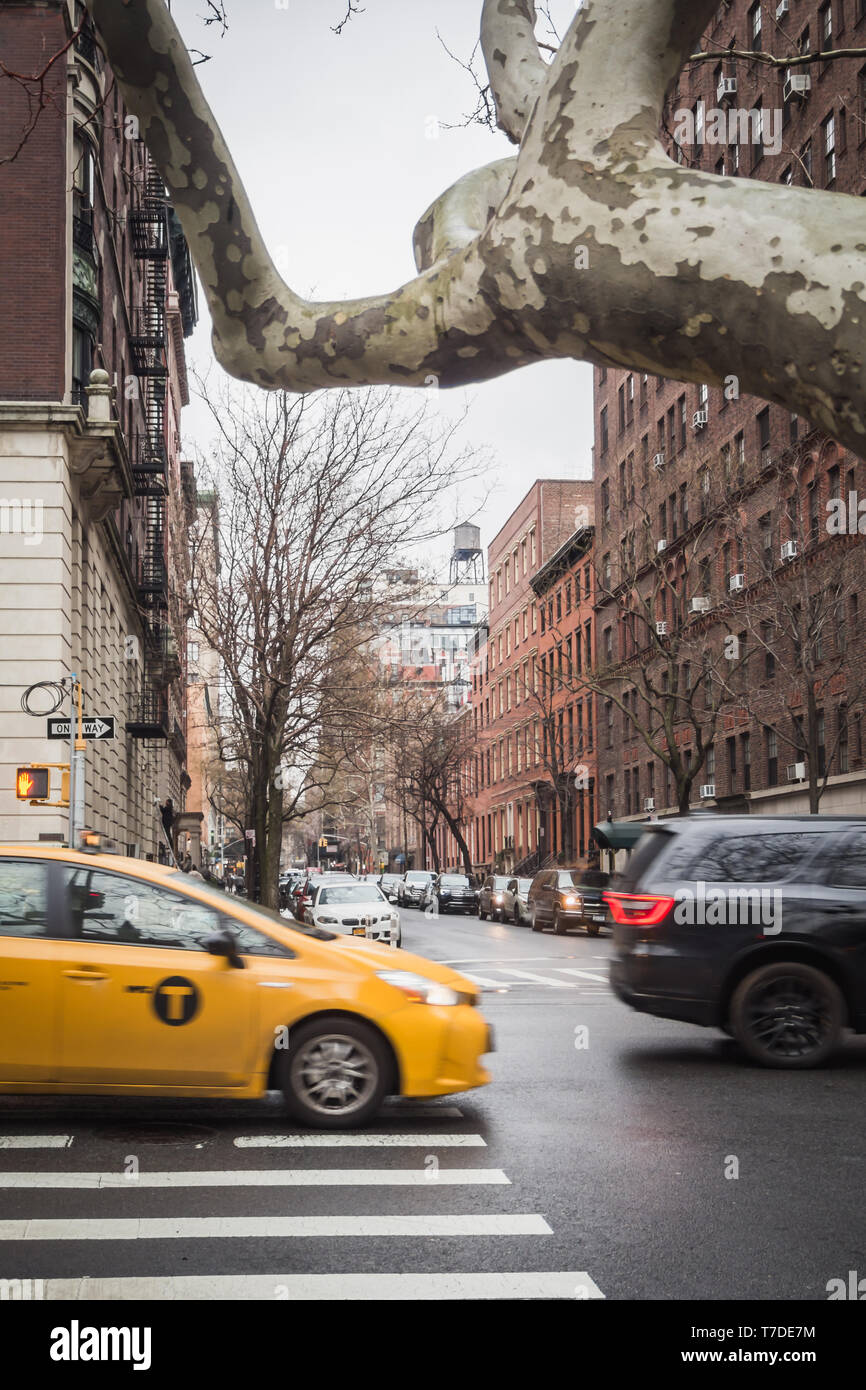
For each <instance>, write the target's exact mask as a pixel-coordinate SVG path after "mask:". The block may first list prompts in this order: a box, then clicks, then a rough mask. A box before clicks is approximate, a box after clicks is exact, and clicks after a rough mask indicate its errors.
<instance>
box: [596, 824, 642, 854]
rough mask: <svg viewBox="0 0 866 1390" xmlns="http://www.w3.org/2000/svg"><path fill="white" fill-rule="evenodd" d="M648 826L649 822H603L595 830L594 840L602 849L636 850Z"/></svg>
mask: <svg viewBox="0 0 866 1390" xmlns="http://www.w3.org/2000/svg"><path fill="white" fill-rule="evenodd" d="M648 825H649V822H648V821H634V820H603V821H602V822H601V823H600V824H599V825H597V826H596V827H595V829H594V830H593V832H592V838H593V839H594V840H595V842H596V844H597V845H599V846H600V847H601V849H612V850H618V849H634V846H635V845H636V844H637V842H638V840H639V839H640V837H641V835H643V833H644V831H645V830H646V829H647V827H648Z"/></svg>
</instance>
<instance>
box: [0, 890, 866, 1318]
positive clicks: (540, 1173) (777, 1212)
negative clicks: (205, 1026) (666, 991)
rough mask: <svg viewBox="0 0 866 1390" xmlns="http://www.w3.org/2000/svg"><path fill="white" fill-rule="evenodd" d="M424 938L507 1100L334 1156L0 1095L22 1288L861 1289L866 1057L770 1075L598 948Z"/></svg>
mask: <svg viewBox="0 0 866 1390" xmlns="http://www.w3.org/2000/svg"><path fill="white" fill-rule="evenodd" d="M403 931H404V944H405V945H406V947H408V948H409V949H410V950H415V951H418V952H419V953H420V954H423V955H427V956H429V957H430V958H432V959H436V960H444V961H448V962H450V963H453V964H454V965H455V966H456V967H457V968H458V969H460V970H463V971H464V972H466V973H469V974H471V975H473V976H474V977H475V978H476V979H478V980H479V982H480V983H481V984H482V986H483V988H484V989H485V1001H484V1011H485V1013H486V1014H487V1016H488V1018H489V1019H490V1021H491V1023H492V1024H493V1026H494V1029H495V1034H496V1044H497V1051H496V1052H495V1054H494V1055H493V1056H492V1058H490V1059H489V1063H490V1067H491V1070H492V1072H493V1076H494V1080H493V1084H492V1085H491V1086H489V1087H487V1088H484V1089H483V1090H481V1091H477V1092H470V1093H468V1094H466V1095H462V1096H458V1097H454V1098H446V1099H443V1100H441V1101H435V1102H430V1103H425V1104H422V1105H417V1104H412V1105H409V1104H406V1103H390V1104H389V1105H388V1107H387V1108H386V1110H385V1111H384V1112H383V1115H382V1116H381V1118H380V1120H379V1121H377V1123H376V1124H375V1125H373V1126H371V1127H369V1129H368V1130H367V1131H364V1132H361V1133H359V1132H356V1133H350V1134H348V1135H346V1136H341V1137H340V1142H339V1143H337V1144H334V1143H333V1142H331V1140H330V1138H329V1140H328V1142H326V1143H324V1144H323V1143H321V1142H320V1141H317V1142H315V1143H312V1144H311V1143H310V1142H309V1140H310V1136H309V1135H304V1134H303V1133H302V1132H300V1131H298V1130H297V1129H296V1128H294V1127H293V1126H292V1125H291V1124H290V1123H289V1122H287V1121H286V1120H285V1118H284V1117H283V1115H282V1113H281V1109H280V1106H279V1103H278V1098H277V1097H269V1098H268V1099H267V1100H265V1101H262V1102H256V1103H246V1104H241V1103H219V1102H207V1103H201V1102H195V1101H178V1102H168V1101H167V1102H158V1103H155V1102H139V1101H131V1100H111V1101H102V1100H99V1099H94V1098H83V1099H75V1100H56V1099H52V1098H43V1097H27V1098H8V1097H7V1098H2V1099H0V1279H2V1278H6V1279H16V1278H17V1279H27V1278H30V1279H42V1280H43V1281H45V1287H46V1290H47V1296H49V1297H71V1296H75V1297H81V1296H84V1297H105V1298H124V1297H146V1298H169V1297H170V1298H178V1297H179V1298H183V1297H195V1298H222V1297H233V1298H244V1297H248V1298H275V1299H284V1298H285V1299H292V1300H295V1299H298V1298H323V1297H325V1298H327V1297H335V1296H336V1297H346V1296H347V1295H348V1296H352V1297H369V1298H386V1297H395V1298H429V1297H459V1298H472V1297H478V1296H484V1297H490V1296H493V1297H496V1296H522V1297H551V1296H553V1297H561V1298H571V1299H573V1298H587V1297H589V1298H592V1297H598V1296H599V1295H603V1296H604V1297H605V1298H608V1299H651V1298H664V1299H670V1300H677V1299H694V1298H697V1299H718V1298H734V1299H743V1300H751V1299H776V1298H781V1299H818V1300H824V1299H826V1297H827V1292H826V1286H827V1283H828V1281H829V1280H830V1279H834V1278H847V1275H848V1271H849V1270H852V1269H853V1270H857V1269H859V1270H860V1271H861V1273H863V1274H866V1258H864V1252H863V1241H862V1232H863V1220H862V1176H861V1174H862V1163H863V1148H864V1144H863V1126H862V1112H863V1101H864V1095H866V1042H864V1041H859V1040H857V1041H853V1042H849V1043H848V1045H847V1048H846V1050H845V1052H844V1053H843V1054H842V1056H841V1058H840V1060H839V1061H838V1062H837V1063H836V1064H834V1065H833V1066H832V1067H830V1068H828V1069H825V1070H822V1071H815V1072H805V1073H801V1074H798V1073H784V1072H781V1073H780V1072H767V1071H761V1070H759V1069H757V1068H755V1067H753V1066H751V1065H750V1064H748V1063H746V1062H745V1061H743V1060H742V1059H741V1057H740V1055H739V1053H738V1051H737V1049H736V1046H735V1045H734V1044H733V1043H732V1042H730V1041H728V1040H727V1039H726V1038H724V1037H722V1036H721V1035H720V1034H716V1033H713V1032H710V1031H707V1030H702V1029H697V1028H693V1027H690V1026H688V1025H685V1024H676V1023H667V1022H664V1021H662V1020H657V1019H652V1018H649V1017H645V1016H641V1015H639V1014H633V1013H632V1012H631V1011H630V1010H628V1009H627V1008H625V1007H624V1006H623V1005H621V1004H620V1003H619V1002H618V1001H617V1000H616V999H615V998H614V997H613V995H612V994H611V993H610V991H609V989H608V987H607V983H606V978H607V968H606V961H607V956H608V953H609V950H610V941H609V938H608V937H607V936H606V935H604V934H603V935H602V936H601V937H600V938H596V939H592V938H589V937H586V936H584V935H583V934H577V933H575V934H571V935H568V936H566V937H554V936H552V935H551V934H549V933H544V934H543V935H541V934H536V933H532V932H530V931H529V930H528V928H517V927H514V926H511V925H500V924H498V923H491V922H479V921H477V920H476V919H475V918H450V917H440V918H438V919H434V920H430V921H428V920H425V918H424V917H423V915H422V914H421V913H418V912H404V913H403ZM11 1141H15V1142H14V1143H13V1142H11ZM46 1141H50V1142H47V1143H46ZM286 1141H288V1142H286ZM735 1172H736V1173H738V1176H733V1174H734V1173H735ZM16 1175H17V1176H16ZM353 1276H357V1277H353Z"/></svg>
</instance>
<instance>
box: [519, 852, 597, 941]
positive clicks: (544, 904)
mask: <svg viewBox="0 0 866 1390" xmlns="http://www.w3.org/2000/svg"><path fill="white" fill-rule="evenodd" d="M606 879H607V875H606V874H597V873H594V874H592V873H589V872H588V873H587V875H586V880H584V878H583V877H582V875H581V872H580V870H579V869H543V870H542V872H541V873H540V874H536V875H535V878H534V879H533V880H532V887H531V888H530V890H529V894H528V896H527V899H526V906H527V909H528V912H529V920H530V922H531V923H532V930H533V931H543V930H544V928H545V927H552V928H553V930H554V931H555V933H556V935H557V936H564V935H565V933H566V932H567V931H568V929H569V927H585V928H586V931H587V934H588V935H589V936H598V934H599V931H600V930H601V928H602V926H603V925H604V923H605V922H606V921H607V911H606V908H605V903H604V892H603V884H604V882H605V881H606Z"/></svg>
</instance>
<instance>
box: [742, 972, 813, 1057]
mask: <svg viewBox="0 0 866 1390" xmlns="http://www.w3.org/2000/svg"><path fill="white" fill-rule="evenodd" d="M746 1021H747V1027H748V1029H749V1032H750V1033H751V1034H752V1036H753V1037H754V1039H755V1041H756V1042H758V1043H760V1044H761V1046H762V1047H765V1048H766V1050H767V1051H768V1052H770V1053H772V1054H773V1055H774V1056H777V1057H804V1056H806V1055H807V1054H808V1053H810V1052H814V1051H815V1050H816V1049H817V1048H818V1047H820V1045H821V1043H822V1042H823V1041H824V1038H825V1037H826V1035H827V1032H828V1030H829V1027H830V1012H829V1009H828V1005H827V1000H826V998H824V997H822V995H821V993H820V991H819V990H817V989H815V988H813V987H812V986H811V985H810V984H809V983H808V982H807V981H806V980H802V979H800V978H798V977H796V976H792V975H779V976H777V977H776V978H775V979H773V980H768V981H767V983H766V984H764V985H761V986H758V987H757V988H756V989H754V990H753V991H752V992H751V994H750V996H749V999H748V1003H747V1015H746Z"/></svg>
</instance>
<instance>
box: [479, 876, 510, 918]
mask: <svg viewBox="0 0 866 1390" xmlns="http://www.w3.org/2000/svg"><path fill="white" fill-rule="evenodd" d="M510 882H511V879H510V877H509V875H508V874H488V875H487V877H486V878H485V880H484V882H483V883H482V885H481V892H480V893H479V894H478V916H479V917H480V918H481V920H482V922H486V921H487V918H488V917H492V918H496V917H498V918H499V919H500V920H501V919H502V907H503V903H504V901H505V890H506V888H507V887H508V885H509V883H510Z"/></svg>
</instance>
